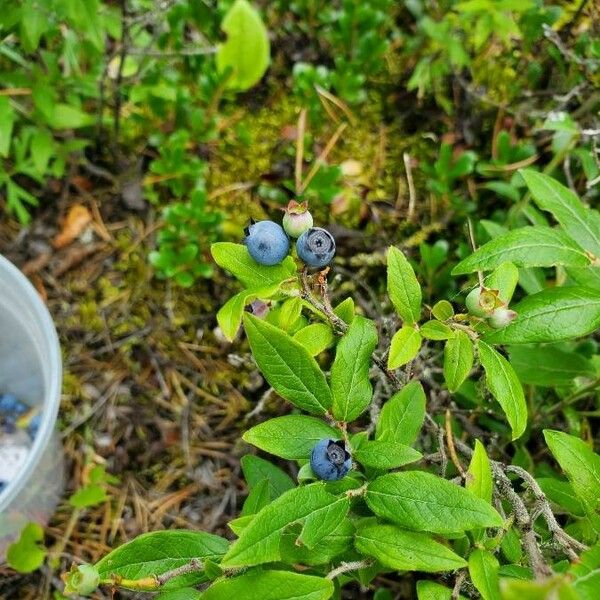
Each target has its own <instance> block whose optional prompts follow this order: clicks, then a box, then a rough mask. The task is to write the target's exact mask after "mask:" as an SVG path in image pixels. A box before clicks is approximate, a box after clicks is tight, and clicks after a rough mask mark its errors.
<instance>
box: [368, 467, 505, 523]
mask: <svg viewBox="0 0 600 600" xmlns="http://www.w3.org/2000/svg"><path fill="white" fill-rule="evenodd" d="M366 501H367V504H368V505H369V507H370V508H371V510H372V511H373V512H374V513H375V514H376V515H378V516H380V517H382V518H384V519H389V520H390V521H392V522H394V523H396V524H398V525H401V526H402V527H406V528H407V529H412V530H417V531H430V532H432V533H456V532H459V531H466V530H469V529H476V528H478V527H500V526H501V525H502V518H501V517H500V515H499V514H498V513H497V512H496V511H495V510H494V509H493V508H492V507H491V506H490V505H489V504H488V503H487V502H485V501H484V500H481V499H480V498H477V496H475V495H473V494H472V493H471V492H469V491H468V490H466V489H464V488H462V487H459V486H457V485H455V484H453V483H451V482H449V481H447V480H445V479H441V478H440V477H436V476H435V475H432V474H431V473H425V472H421V471H409V472H406V473H388V474H387V475H382V476H381V477H378V478H377V479H375V481H373V482H371V483H370V484H369V486H368V488H367V494H366Z"/></svg>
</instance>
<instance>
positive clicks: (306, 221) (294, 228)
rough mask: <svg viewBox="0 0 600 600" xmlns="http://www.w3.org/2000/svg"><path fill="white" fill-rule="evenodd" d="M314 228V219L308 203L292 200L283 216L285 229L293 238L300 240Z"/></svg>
mask: <svg viewBox="0 0 600 600" xmlns="http://www.w3.org/2000/svg"><path fill="white" fill-rule="evenodd" d="M312 226H313V218H312V215H311V214H310V212H309V210H308V203H307V202H302V203H300V202H296V201H295V200H291V201H290V203H289V204H288V206H287V208H286V209H285V214H284V215H283V229H284V230H285V232H286V233H287V234H288V235H289V236H290V237H293V238H299V237H300V236H301V235H302V234H303V233H304V232H305V231H308V230H309V229H310V228H311V227H312Z"/></svg>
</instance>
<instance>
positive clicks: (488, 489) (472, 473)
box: [465, 440, 494, 504]
mask: <svg viewBox="0 0 600 600" xmlns="http://www.w3.org/2000/svg"><path fill="white" fill-rule="evenodd" d="M467 474H468V476H469V477H468V478H467V481H466V483H465V486H466V488H467V489H468V490H469V491H470V492H471V493H472V494H474V495H475V496H477V497H478V498H481V499H482V500H485V501H486V502H487V503H488V504H491V503H492V491H493V488H494V484H493V480H492V466H491V464H490V459H489V458H488V455H487V452H486V451H485V447H484V445H483V444H482V443H481V442H480V441H479V440H475V450H474V452H473V456H472V457H471V462H470V463H469V468H468V470H467Z"/></svg>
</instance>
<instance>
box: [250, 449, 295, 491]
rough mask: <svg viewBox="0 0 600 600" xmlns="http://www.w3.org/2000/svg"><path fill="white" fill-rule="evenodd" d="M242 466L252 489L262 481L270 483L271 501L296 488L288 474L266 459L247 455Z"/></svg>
mask: <svg viewBox="0 0 600 600" xmlns="http://www.w3.org/2000/svg"><path fill="white" fill-rule="evenodd" d="M240 465H241V467H242V472H243V473H244V479H245V480H246V483H247V484H248V487H249V488H250V489H252V488H253V487H254V486H256V485H258V484H259V483H260V482H261V481H264V480H267V481H268V482H269V491H270V494H271V500H274V499H275V498H277V497H279V496H281V494H283V492H286V491H287V490H290V489H292V488H293V487H294V482H293V481H292V478H291V477H290V476H289V475H288V474H287V473H285V472H284V471H282V470H281V469H280V468H279V467H276V466H275V465H273V464H271V463H270V462H269V461H268V460H265V459H264V458H260V457H259V456H254V455H253V454H246V456H242V459H241V460H240Z"/></svg>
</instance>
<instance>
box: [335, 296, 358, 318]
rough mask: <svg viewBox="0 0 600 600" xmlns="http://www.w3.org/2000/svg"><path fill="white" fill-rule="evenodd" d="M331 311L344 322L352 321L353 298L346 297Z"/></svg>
mask: <svg viewBox="0 0 600 600" xmlns="http://www.w3.org/2000/svg"><path fill="white" fill-rule="evenodd" d="M333 312H334V313H335V314H336V315H337V316H338V317H339V318H340V319H341V320H342V321H344V323H348V324H350V323H352V319H354V300H353V299H352V297H351V296H349V297H348V298H346V299H345V300H344V301H343V302H340V303H339V304H338V305H337V306H336V307H335V308H334V309H333Z"/></svg>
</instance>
